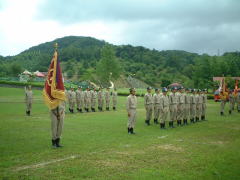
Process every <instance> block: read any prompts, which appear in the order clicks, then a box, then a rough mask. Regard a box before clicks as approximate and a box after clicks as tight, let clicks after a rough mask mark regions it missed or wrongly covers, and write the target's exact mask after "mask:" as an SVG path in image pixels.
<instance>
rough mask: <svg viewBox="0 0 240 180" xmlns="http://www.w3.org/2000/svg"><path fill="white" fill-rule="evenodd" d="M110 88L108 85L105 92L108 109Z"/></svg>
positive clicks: (107, 108) (107, 107)
mask: <svg viewBox="0 0 240 180" xmlns="http://www.w3.org/2000/svg"><path fill="white" fill-rule="evenodd" d="M109 90H110V88H109V87H108V88H107V89H106V92H105V102H106V110H107V111H109V106H110V96H111V95H110V91H109Z"/></svg>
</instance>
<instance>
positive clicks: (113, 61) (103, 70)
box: [96, 45, 121, 82]
mask: <svg viewBox="0 0 240 180" xmlns="http://www.w3.org/2000/svg"><path fill="white" fill-rule="evenodd" d="M96 72H97V75H98V77H99V79H100V80H101V81H105V82H108V81H109V80H110V78H112V79H115V80H116V79H118V78H119V76H120V74H121V66H120V63H119V61H118V59H117V58H116V56H115V51H114V49H113V47H111V46H110V45H106V46H104V47H103V48H102V50H101V59H100V60H99V62H98V63H97V66H96Z"/></svg>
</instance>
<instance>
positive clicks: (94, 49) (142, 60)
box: [0, 36, 240, 86]
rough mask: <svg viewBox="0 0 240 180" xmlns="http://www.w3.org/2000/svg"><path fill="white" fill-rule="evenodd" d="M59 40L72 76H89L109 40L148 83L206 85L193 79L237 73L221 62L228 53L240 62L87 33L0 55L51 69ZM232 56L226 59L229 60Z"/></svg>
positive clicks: (4, 61) (33, 67) (122, 60)
mask: <svg viewBox="0 0 240 180" xmlns="http://www.w3.org/2000/svg"><path fill="white" fill-rule="evenodd" d="M56 42H57V43H58V45H59V47H58V51H59V55H60V60H61V62H62V66H63V69H64V72H66V73H67V74H69V76H70V75H71V76H73V75H74V76H75V77H81V78H83V77H84V78H88V77H87V74H88V75H90V74H92V73H94V69H95V68H96V63H97V62H98V61H99V59H100V58H101V57H100V52H101V49H102V47H103V46H104V45H106V44H108V45H110V46H112V47H113V48H114V50H115V53H116V57H117V58H118V59H119V61H120V63H121V66H122V68H123V70H124V72H123V75H125V76H128V75H130V74H131V75H134V76H135V78H137V79H140V80H142V81H144V82H146V83H147V84H150V85H156V86H158V85H159V84H163V85H166V84H168V83H170V82H182V83H184V84H185V85H186V86H203V85H204V83H200V85H199V82H198V81H197V80H193V79H194V78H195V79H198V78H202V80H203V79H204V81H206V82H205V83H210V81H211V77H212V76H215V75H221V73H224V74H226V75H227V74H230V75H231V74H234V76H237V74H236V73H235V72H234V71H231V70H229V72H226V70H225V69H222V64H223V63H222V62H221V63H220V61H222V59H223V58H225V57H227V56H228V57H229V56H234V57H237V59H236V58H235V61H237V62H236V63H235V64H233V65H232V64H231V63H230V64H229V66H232V67H233V68H237V67H239V66H240V65H239V64H240V63H239V62H240V58H239V53H238V52H234V53H225V54H224V55H223V56H221V57H217V56H208V55H206V54H204V55H199V54H196V53H190V52H186V51H180V50H165V51H158V50H155V49H152V50H151V49H148V48H145V47H142V46H135V47H134V46H131V45H119V46H117V45H112V44H109V43H107V42H105V41H103V40H98V39H96V38H92V37H83V36H66V37H63V38H58V39H55V40H53V41H50V42H45V43H42V44H39V45H37V46H33V47H31V48H29V49H27V50H25V51H23V52H21V53H20V54H18V55H16V56H8V57H2V56H0V63H2V64H7V63H13V62H14V63H17V64H20V66H21V68H22V69H28V70H30V71H36V70H39V71H47V69H48V66H49V63H50V60H51V58H52V54H53V51H54V44H55V43H56ZM228 59H229V58H227V59H226V61H223V62H228ZM215 61H216V62H215ZM238 61H239V62H238ZM201 62H204V63H207V64H208V65H206V67H205V69H208V68H211V69H208V71H207V72H205V73H200V74H197V73H196V72H197V70H198V68H202V66H199V63H201ZM213 62H215V64H214V63H213ZM216 64H218V66H219V67H218V66H217V67H216V68H217V69H216V70H215V71H214V73H211V71H212V70H213V69H214V68H215V66H216ZM0 65H1V64H0ZM197 66H198V67H197ZM3 69H4V68H3ZM201 71H202V70H201ZM84 75H85V76H84ZM202 80H201V81H202ZM201 84H202V85H201Z"/></svg>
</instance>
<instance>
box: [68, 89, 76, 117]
mask: <svg viewBox="0 0 240 180" xmlns="http://www.w3.org/2000/svg"><path fill="white" fill-rule="evenodd" d="M75 101H76V92H75V91H74V88H73V87H71V90H70V91H69V92H68V102H69V111H70V112H71V113H74V107H75Z"/></svg>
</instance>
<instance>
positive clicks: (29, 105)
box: [25, 88, 33, 111]
mask: <svg viewBox="0 0 240 180" xmlns="http://www.w3.org/2000/svg"><path fill="white" fill-rule="evenodd" d="M32 100H33V92H32V90H28V89H26V88H25V102H26V109H27V110H26V111H31V110H32Z"/></svg>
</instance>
